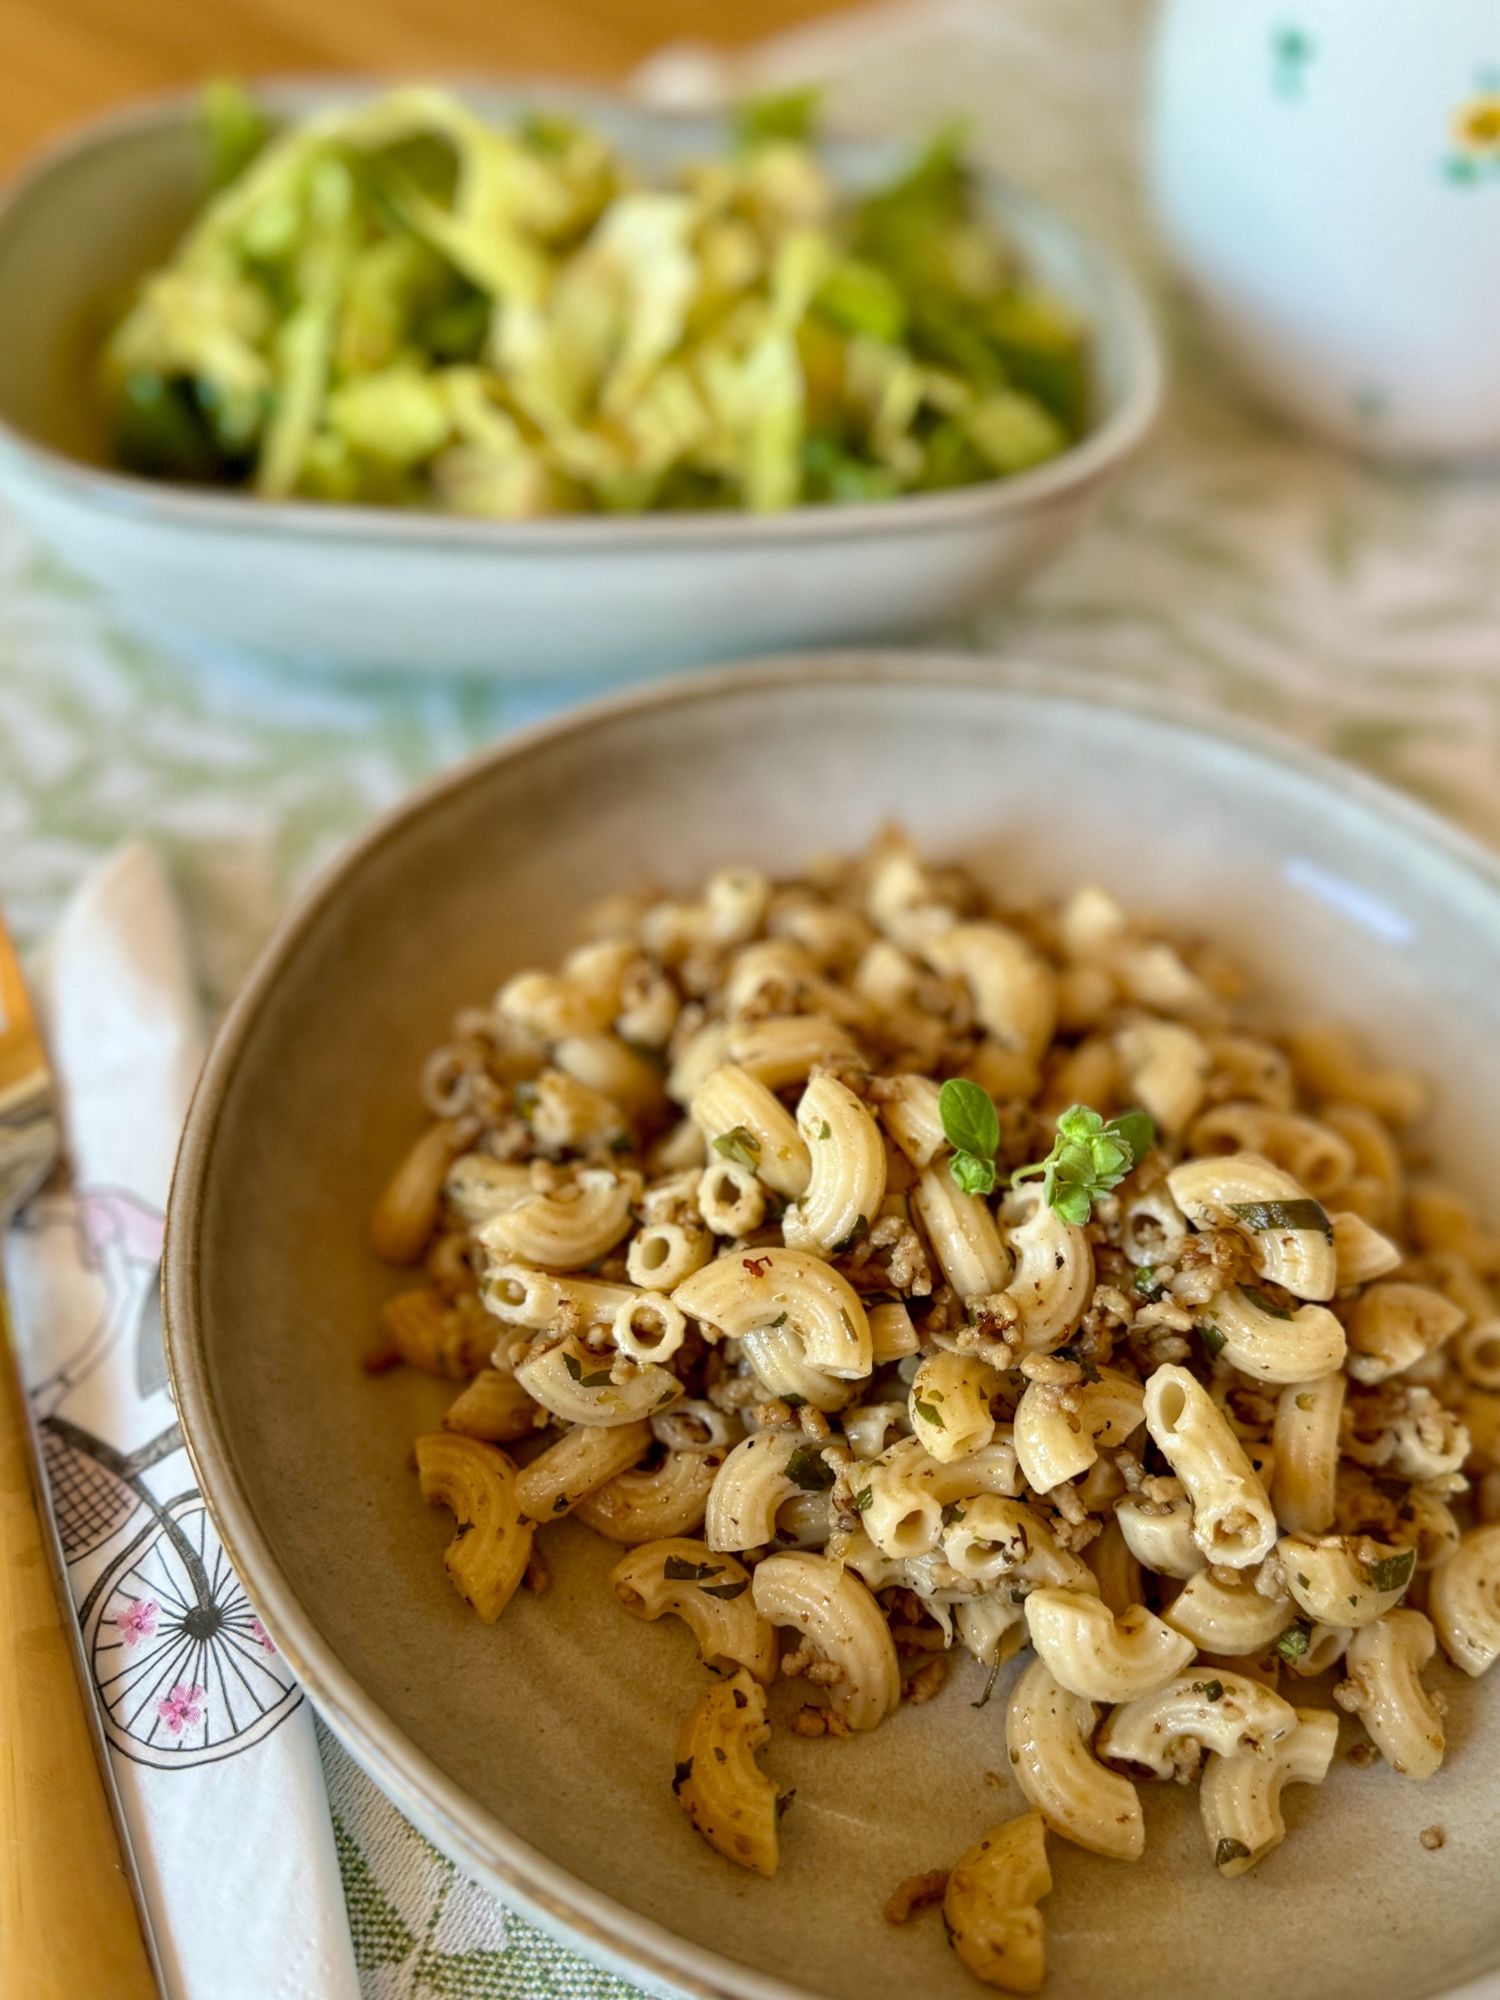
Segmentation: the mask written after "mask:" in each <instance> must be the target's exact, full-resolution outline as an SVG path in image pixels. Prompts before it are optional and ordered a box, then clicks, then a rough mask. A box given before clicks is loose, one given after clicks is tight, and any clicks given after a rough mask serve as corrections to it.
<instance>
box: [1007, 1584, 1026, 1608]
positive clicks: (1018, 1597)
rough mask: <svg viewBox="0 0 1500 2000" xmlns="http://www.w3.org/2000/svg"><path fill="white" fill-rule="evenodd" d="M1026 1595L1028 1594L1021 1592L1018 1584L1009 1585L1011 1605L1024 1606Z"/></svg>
mask: <svg viewBox="0 0 1500 2000" xmlns="http://www.w3.org/2000/svg"><path fill="white" fill-rule="evenodd" d="M1028 1595H1029V1592H1027V1591H1025V1590H1023V1589H1022V1587H1021V1585H1020V1584H1018V1583H1013V1584H1012V1585H1011V1587H1010V1601H1011V1603H1012V1604H1024V1603H1025V1602H1026V1599H1027V1597H1028Z"/></svg>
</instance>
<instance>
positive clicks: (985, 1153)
mask: <svg viewBox="0 0 1500 2000" xmlns="http://www.w3.org/2000/svg"><path fill="white" fill-rule="evenodd" d="M938 1116H939V1118H941V1119H942V1121H943V1136H944V1137H945V1138H946V1139H947V1141H948V1144H949V1145H950V1146H951V1147H952V1148H953V1158H952V1159H951V1160H950V1161H949V1163H948V1171H949V1173H951V1174H952V1176H953V1178H954V1180H955V1181H956V1182H957V1183H958V1185H959V1187H961V1188H962V1189H963V1191H964V1193H965V1194H981V1195H983V1194H993V1193H994V1191H995V1188H996V1186H997V1185H998V1183H999V1179H1000V1176H999V1174H998V1172H997V1171H996V1167H995V1154H996V1153H997V1152H998V1151H999V1147H1000V1114H999V1112H998V1111H997V1110H996V1109H995V1100H994V1099H993V1098H992V1097H991V1096H990V1094H989V1092H988V1091H987V1090H983V1089H981V1087H980V1086H979V1085H978V1084H977V1083H970V1082H969V1080H968V1079H967V1078H966V1077H961V1076H950V1077H949V1079H948V1081H947V1082H946V1083H945V1084H944V1085H943V1087H942V1089H941V1090H940V1091H939V1092H938Z"/></svg>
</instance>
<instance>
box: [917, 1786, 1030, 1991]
mask: <svg viewBox="0 0 1500 2000" xmlns="http://www.w3.org/2000/svg"><path fill="white" fill-rule="evenodd" d="M1051 1891H1052V1870H1051V1869H1050V1868H1049V1867H1048V1866H1047V1831H1046V1823H1045V1821H1044V1820H1043V1818H1042V1816H1041V1814H1040V1813H1038V1812H1029V1813H1022V1814H1021V1815H1020V1817H1019V1818H1018V1819H1012V1820H1007V1821H1006V1822H1005V1824H1004V1826H997V1827H995V1828H994V1829H993V1831H991V1832H990V1833H987V1834H986V1835H985V1836H984V1838H983V1839H982V1840H978V1841H976V1842H975V1843H974V1845H973V1846H972V1847H971V1848H970V1849H969V1850H968V1852H967V1853H965V1854H962V1855H960V1857H959V1859H958V1860H957V1861H956V1862H955V1863H954V1865H953V1869H952V1872H951V1873H950V1875H949V1877H948V1886H947V1889H946V1890H945V1891H944V1894H943V1923H944V1925H945V1927H946V1929H947V1932H948V1942H949V1943H950V1944H951V1945H952V1946H953V1949H954V1950H955V1951H956V1952H957V1953H958V1955H959V1957H960V1958H961V1959H962V1960H963V1962H964V1964H965V1965H966V1966H967V1967H968V1969H969V1971H970V1972H972V1973H973V1975H974V1977H975V1978H976V1979H979V1980H982V1981H983V1983H984V1984H985V1985H986V1986H998V1987H1000V1988H1001V1989H1002V1991H1004V1992H1006V1993H1040V1992H1041V1990H1042V1984H1043V1981H1044V1979H1045V1978H1046V1951H1045V1945H1044V1942H1043V1936H1044V1929H1043V1923H1042V1913H1041V1911H1040V1910H1039V1909H1038V1908H1037V1905H1038V1904H1039V1903H1040V1902H1041V1900H1042V1898H1043V1896H1046V1895H1050V1894H1051Z"/></svg>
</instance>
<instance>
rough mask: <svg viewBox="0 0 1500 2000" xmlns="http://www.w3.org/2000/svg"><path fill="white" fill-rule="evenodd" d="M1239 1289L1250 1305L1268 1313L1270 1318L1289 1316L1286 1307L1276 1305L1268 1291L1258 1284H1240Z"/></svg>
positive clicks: (1286, 1317)
mask: <svg viewBox="0 0 1500 2000" xmlns="http://www.w3.org/2000/svg"><path fill="white" fill-rule="evenodd" d="M1240 1290H1241V1291H1242V1292H1243V1293H1244V1294H1245V1297H1246V1298H1247V1299H1248V1300H1249V1301H1250V1303H1251V1305H1253V1306H1255V1307H1257V1308H1258V1309H1259V1310H1260V1311H1261V1312H1263V1313H1269V1314H1270V1316H1271V1318H1272V1319H1290V1318H1291V1314H1290V1313H1289V1312H1288V1311H1287V1309H1286V1307H1285V1306H1279V1305H1277V1303H1276V1301H1275V1300H1274V1299H1273V1298H1271V1297H1270V1295H1269V1294H1268V1293H1266V1292H1263V1291H1262V1290H1261V1289H1260V1287H1259V1286H1258V1285H1241V1286H1240Z"/></svg>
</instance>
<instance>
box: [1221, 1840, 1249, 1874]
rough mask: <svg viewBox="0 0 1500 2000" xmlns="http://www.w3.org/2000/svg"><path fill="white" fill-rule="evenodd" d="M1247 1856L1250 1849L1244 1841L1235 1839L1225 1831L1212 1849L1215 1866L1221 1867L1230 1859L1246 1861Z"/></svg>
mask: <svg viewBox="0 0 1500 2000" xmlns="http://www.w3.org/2000/svg"><path fill="white" fill-rule="evenodd" d="M1249 1858H1250V1850H1249V1848H1248V1847H1246V1845H1245V1843H1244V1841H1243V1840H1235V1839H1233V1838H1232V1837H1231V1836H1230V1835H1229V1834H1227V1833H1226V1834H1225V1836H1224V1838H1223V1839H1222V1840H1221V1841H1220V1842H1219V1844H1218V1846H1217V1847H1216V1848H1215V1849H1214V1866H1215V1868H1223V1867H1224V1866H1225V1865H1226V1864H1227V1863H1228V1862H1231V1861H1248V1860H1249Z"/></svg>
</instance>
